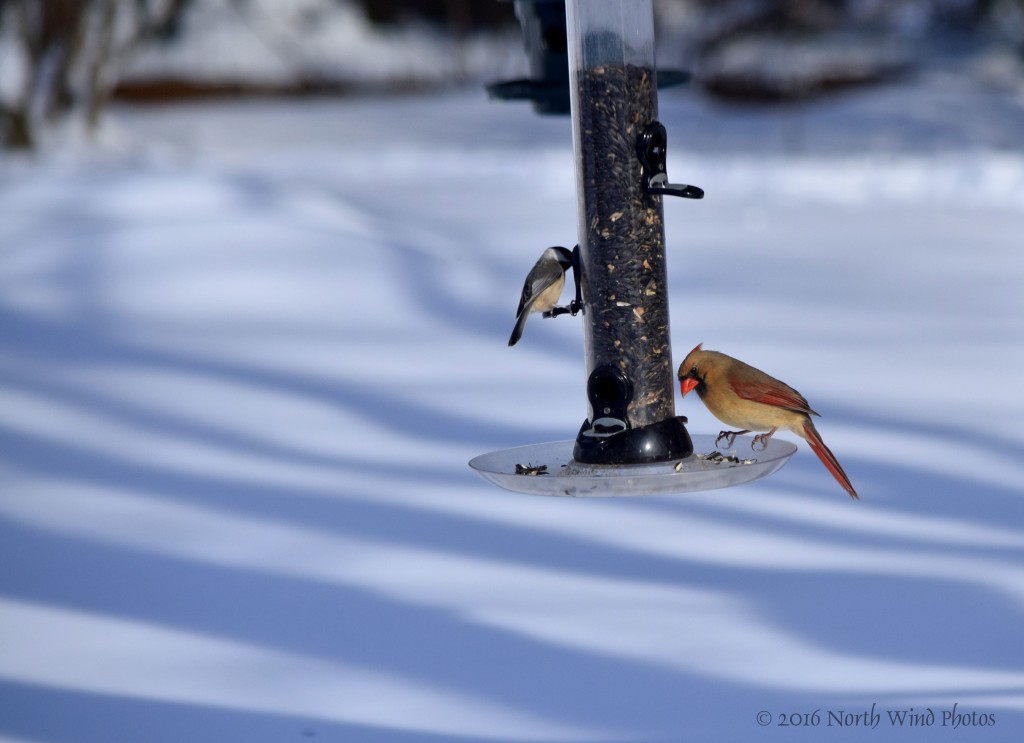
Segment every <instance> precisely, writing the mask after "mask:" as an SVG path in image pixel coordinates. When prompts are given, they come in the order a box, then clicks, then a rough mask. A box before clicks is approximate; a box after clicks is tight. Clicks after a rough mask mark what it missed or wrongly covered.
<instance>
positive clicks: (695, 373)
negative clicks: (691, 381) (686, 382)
mask: <svg viewBox="0 0 1024 743" xmlns="http://www.w3.org/2000/svg"><path fill="white" fill-rule="evenodd" d="M690 374H691V375H692V376H694V377H696V376H697V367H696V366H695V367H693V368H692V369H690Z"/></svg>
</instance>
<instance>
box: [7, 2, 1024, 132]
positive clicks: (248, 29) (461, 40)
mask: <svg viewBox="0 0 1024 743" xmlns="http://www.w3.org/2000/svg"><path fill="white" fill-rule="evenodd" d="M654 5H655V13H656V29H657V33H658V39H659V46H658V50H657V57H658V61H659V65H660V66H663V67H676V68H684V69H687V70H690V71H691V72H692V73H693V74H694V76H695V85H696V88H697V89H698V90H700V91H701V92H702V93H704V94H707V95H710V96H715V97H718V98H722V99H728V100H733V101H743V102H750V103H768V102H779V101H792V100H798V99H805V98H807V97H811V96H819V95H824V94H827V93H830V92H834V91H837V90H841V89H844V88H848V87H850V86H863V85H870V84H872V83H878V82H882V81H886V80H892V79H893V78H895V77H897V76H901V75H910V74H913V73H914V72H915V71H919V70H920V69H922V68H924V67H928V66H932V65H936V64H939V65H941V64H945V65H960V66H970V67H972V68H975V69H976V70H977V71H978V73H979V75H980V76H981V77H982V79H984V80H985V81H987V82H989V83H991V84H994V85H999V86H1004V87H1006V88H1008V89H1013V90H1019V89H1020V88H1021V86H1024V0H885V1H883V0H656V1H655V3H654ZM524 67H525V61H524V56H523V52H522V45H521V41H520V34H519V28H518V25H517V23H516V18H515V13H514V8H513V3H512V2H500V1H498V0H292V1H291V2H280V1H278V0H46V1H45V2H43V1H42V0H0V144H2V145H3V146H5V147H8V148H31V147H33V146H36V145H37V144H38V140H39V138H40V130H41V129H44V128H46V127H47V126H48V125H51V124H53V123H54V122H58V121H60V120H62V119H65V118H67V117H76V118H78V119H79V120H80V121H81V122H82V123H83V124H84V125H85V126H86V127H89V128H94V127H96V126H97V125H98V123H99V120H100V117H101V115H102V111H103V108H104V106H105V105H106V104H107V103H108V102H109V101H111V100H133V101H149V102H153V101H166V100H172V99H182V98H198V97H214V96H220V97H223V96H241V95H261V96H267V95H279V96H285V95H301V94H313V93H316V94H334V95H365V94H370V93H381V92H401V91H405V92H412V91H417V92H423V91H427V90H431V89H435V90H436V89H438V88H448V87H451V86H460V85H461V86H465V85H479V84H482V83H483V82H485V81H493V80H495V79H500V78H503V77H509V76H514V75H516V74H519V73H521V72H522V71H523V69H524Z"/></svg>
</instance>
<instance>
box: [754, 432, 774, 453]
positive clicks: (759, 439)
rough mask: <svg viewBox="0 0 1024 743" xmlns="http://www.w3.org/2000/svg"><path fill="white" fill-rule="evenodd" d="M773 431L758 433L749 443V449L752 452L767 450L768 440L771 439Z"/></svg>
mask: <svg viewBox="0 0 1024 743" xmlns="http://www.w3.org/2000/svg"><path fill="white" fill-rule="evenodd" d="M773 433H775V431H769V432H768V433H759V434H758V435H757V436H755V437H754V440H753V441H751V442H750V448H751V449H753V450H754V451H764V450H765V449H767V448H768V439H770V438H771V437H772V434H773Z"/></svg>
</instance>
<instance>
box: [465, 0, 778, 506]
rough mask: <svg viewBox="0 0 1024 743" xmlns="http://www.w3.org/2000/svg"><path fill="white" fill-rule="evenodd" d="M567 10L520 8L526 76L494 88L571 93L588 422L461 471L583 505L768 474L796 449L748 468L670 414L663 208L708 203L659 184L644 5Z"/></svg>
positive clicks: (576, 3)
mask: <svg viewBox="0 0 1024 743" xmlns="http://www.w3.org/2000/svg"><path fill="white" fill-rule="evenodd" d="M562 11H563V6H562V2H560V1H558V2H553V1H551V0H539V1H536V2H516V13H517V16H518V17H519V19H520V22H521V24H522V26H523V30H524V36H525V39H526V45H527V50H528V52H529V53H530V56H531V75H533V76H534V78H532V79H531V80H528V81H514V82H513V83H501V84H498V85H496V86H491V87H490V88H489V90H490V92H491V94H492V95H496V96H497V97H503V98H527V99H529V100H532V101H533V102H534V106H535V108H536V109H537V110H538V111H539V112H542V113H558V112H561V107H562V103H561V102H560V101H561V99H560V98H559V94H558V93H557V91H556V88H558V89H560V90H563V91H565V90H566V89H567V90H568V98H569V106H568V110H569V112H570V113H571V116H572V131H573V146H574V151H575V158H576V193H577V200H578V219H579V228H578V233H579V247H578V249H577V250H576V252H575V255H574V266H573V276H574V279H575V280H576V282H577V299H578V301H579V307H577V305H576V303H574V309H578V308H580V307H581V309H582V314H583V317H584V345H585V349H586V363H587V400H588V403H589V415H588V416H587V419H586V420H585V421H584V422H583V425H582V426H581V427H580V429H579V433H578V434H577V436H576V439H575V441H561V442H551V443H544V444H534V445H530V446H521V447H516V448H513V449H506V450H503V451H497V452H491V453H489V454H482V455H480V456H478V457H476V458H474V459H473V460H472V461H470V463H469V464H470V467H472V468H473V469H474V470H476V471H477V472H478V473H479V474H480V475H481V476H482V477H484V478H485V479H487V480H489V481H491V482H493V483H494V484H496V485H499V486H501V487H503V488H506V489H509V490H514V491H518V492H524V493H536V494H544V495H581V496H582V495H648V494H653V493H668V492H687V491H694V490H710V489H713V488H719V487H726V486H729V485H736V484H740V483H743V482H748V481H750V480H754V479H757V478H760V477H764V476H766V475H769V474H771V473H773V472H775V471H776V470H778V469H779V468H780V467H781V466H782V465H783V464H785V462H786V461H787V460H788V459H789V457H790V456H792V454H793V453H794V452H795V451H796V446H795V445H794V444H792V443H790V442H788V441H782V440H776V439H771V440H769V442H768V446H767V448H766V449H765V450H763V451H761V450H759V451H757V452H751V454H753V455H755V456H756V458H751V459H739V458H738V457H735V456H726V455H723V454H721V453H719V452H717V451H715V437H714V436H712V435H706V436H697V437H691V436H690V434H689V432H688V431H687V430H686V425H685V424H686V418H685V417H682V416H676V414H675V391H676V379H675V370H674V368H673V363H672V348H671V343H670V339H669V312H668V287H667V283H666V276H667V272H666V267H665V226H664V209H663V205H662V197H663V196H679V197H683V198H690V199H700V198H702V197H703V196H704V192H703V191H702V190H701V189H699V188H697V187H696V186H689V185H682V184H673V183H670V182H669V180H668V174H667V172H666V165H665V163H666V152H667V146H668V139H667V133H666V131H665V127H664V126H663V125H662V124H661V123H659V122H658V119H657V116H658V94H657V87H658V84H657V77H658V74H657V72H656V70H655V65H654V20H653V18H654V15H653V9H652V4H651V0H601V1H600V2H594V0H566V2H565V4H564V14H563V12H562ZM560 22H562V23H564V25H559V23H560ZM563 47H564V59H559V58H558V54H559V53H560V52H561V50H562V49H563ZM559 64H561V65H563V66H561V67H559ZM563 71H567V73H568V74H563ZM672 77H673V78H674V79H680V78H685V76H683V75H681V74H679V73H675V74H673V75H672ZM503 86H504V87H503ZM573 314H575V312H573Z"/></svg>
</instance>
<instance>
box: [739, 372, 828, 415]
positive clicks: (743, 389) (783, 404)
mask: <svg viewBox="0 0 1024 743" xmlns="http://www.w3.org/2000/svg"><path fill="white" fill-rule="evenodd" d="M729 386H730V387H732V389H733V392H735V393H736V394H737V395H739V396H740V397H742V398H743V399H744V400H752V401H753V402H759V403H762V404H764V405H774V406H776V407H779V408H786V409H787V410H793V411H796V412H798V413H804V414H805V415H817V413H815V412H814V411H813V410H811V406H810V405H808V404H807V400H805V399H804V396H803V395H801V394H800V393H799V392H797V391H796V390H795V389H793V388H792V387H790V386H789V385H788V384H785V383H784V382H780V381H779V380H777V379H773V380H772V381H771V382H754V381H745V380H742V379H738V380H732V381H730V382H729Z"/></svg>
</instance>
